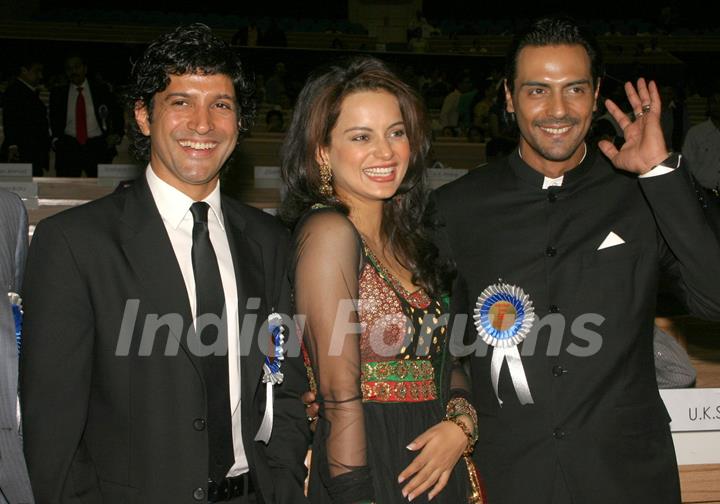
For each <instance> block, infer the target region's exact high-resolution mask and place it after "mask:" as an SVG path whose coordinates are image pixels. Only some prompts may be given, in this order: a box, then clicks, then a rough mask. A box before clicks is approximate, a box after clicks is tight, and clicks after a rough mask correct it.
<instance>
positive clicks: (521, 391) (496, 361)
mask: <svg viewBox="0 0 720 504" xmlns="http://www.w3.org/2000/svg"><path fill="white" fill-rule="evenodd" d="M505 361H507V363H508V370H509V371H510V378H512V383H513V387H515V393H516V394H517V396H518V399H519V401H520V404H522V405H523V406H524V405H526V404H533V403H534V401H533V398H532V394H531V393H530V385H529V384H528V381H527V376H525V368H523V364H522V358H521V357H520V352H518V348H517V345H516V346H513V347H510V348H499V347H495V348H493V355H492V362H491V363H490V379H491V380H492V385H493V388H494V389H495V397H497V400H498V403H499V404H500V406H502V405H503V401H502V399H500V392H499V391H498V383H499V381H500V370H501V369H502V366H503V363H504V362H505Z"/></svg>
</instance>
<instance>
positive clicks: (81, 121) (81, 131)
mask: <svg viewBox="0 0 720 504" xmlns="http://www.w3.org/2000/svg"><path fill="white" fill-rule="evenodd" d="M77 90H78V97H77V101H76V102H75V138H77V141H78V143H79V144H80V145H85V143H86V142H87V139H88V134H87V115H86V112H85V97H84V96H83V88H82V86H78V88H77Z"/></svg>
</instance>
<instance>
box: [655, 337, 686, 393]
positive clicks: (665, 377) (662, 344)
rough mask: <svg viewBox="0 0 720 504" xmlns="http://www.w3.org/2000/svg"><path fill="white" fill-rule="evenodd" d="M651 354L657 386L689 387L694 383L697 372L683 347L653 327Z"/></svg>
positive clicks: (665, 387)
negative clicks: (653, 358) (653, 359)
mask: <svg viewBox="0 0 720 504" xmlns="http://www.w3.org/2000/svg"><path fill="white" fill-rule="evenodd" d="M653 355H654V357H655V378H656V379H657V384H658V388H661V389H674V388H689V387H693V386H694V385H695V379H696V378H697V374H696V373H695V368H694V367H693V365H692V362H690V357H689V356H688V354H687V352H686V351H685V349H684V348H683V347H682V346H681V345H680V344H679V343H678V342H677V340H676V339H675V338H674V337H673V336H671V335H670V334H668V333H666V332H665V331H663V330H662V329H660V328H659V327H658V326H657V325H656V326H655V327H654V329H653Z"/></svg>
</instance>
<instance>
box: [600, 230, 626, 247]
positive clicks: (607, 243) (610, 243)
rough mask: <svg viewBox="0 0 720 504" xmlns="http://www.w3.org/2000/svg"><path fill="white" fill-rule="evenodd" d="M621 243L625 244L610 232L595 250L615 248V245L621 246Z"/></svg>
mask: <svg viewBox="0 0 720 504" xmlns="http://www.w3.org/2000/svg"><path fill="white" fill-rule="evenodd" d="M623 243H625V240H623V239H622V238H620V237H619V236H618V235H616V234H615V233H614V232H613V231H610V233H609V234H608V235H607V236H606V237H605V239H604V240H603V242H602V243H601V244H600V246H599V247H598V248H597V249H598V250H602V249H606V248H610V247H615V246H617V245H622V244H623Z"/></svg>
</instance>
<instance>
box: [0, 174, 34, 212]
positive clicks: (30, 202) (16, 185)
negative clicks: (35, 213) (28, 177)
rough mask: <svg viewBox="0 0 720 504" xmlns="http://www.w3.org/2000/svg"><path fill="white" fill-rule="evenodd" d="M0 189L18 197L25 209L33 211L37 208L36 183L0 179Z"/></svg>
mask: <svg viewBox="0 0 720 504" xmlns="http://www.w3.org/2000/svg"><path fill="white" fill-rule="evenodd" d="M0 187H1V188H3V189H5V190H6V191H10V192H13V193H15V194H17V195H18V196H20V199H21V200H22V201H23V203H25V208H27V209H35V208H37V207H38V185H37V182H11V181H9V180H6V181H3V180H1V179H0Z"/></svg>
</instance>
